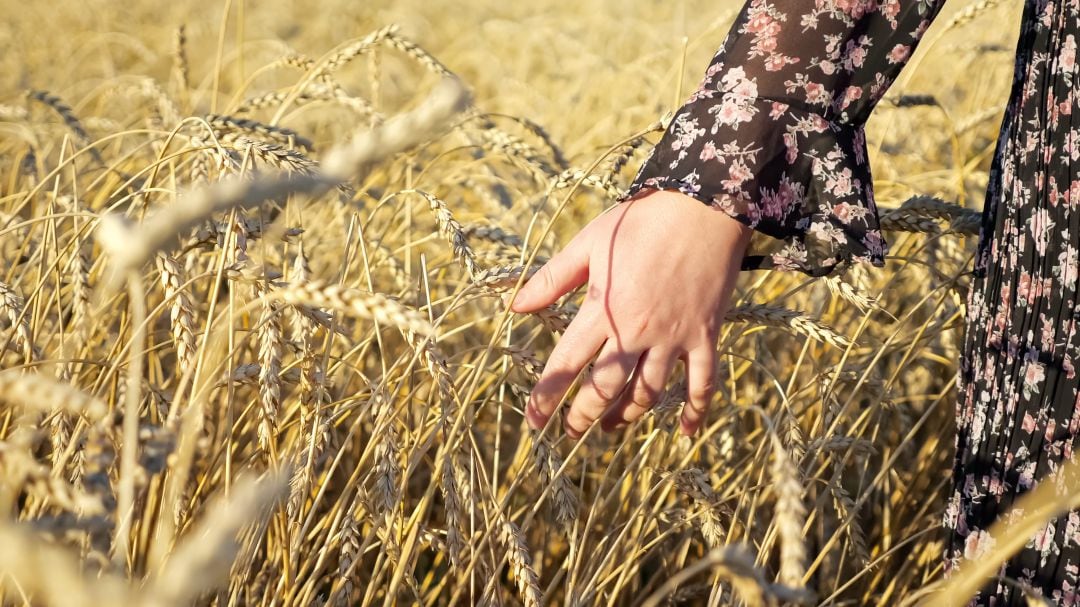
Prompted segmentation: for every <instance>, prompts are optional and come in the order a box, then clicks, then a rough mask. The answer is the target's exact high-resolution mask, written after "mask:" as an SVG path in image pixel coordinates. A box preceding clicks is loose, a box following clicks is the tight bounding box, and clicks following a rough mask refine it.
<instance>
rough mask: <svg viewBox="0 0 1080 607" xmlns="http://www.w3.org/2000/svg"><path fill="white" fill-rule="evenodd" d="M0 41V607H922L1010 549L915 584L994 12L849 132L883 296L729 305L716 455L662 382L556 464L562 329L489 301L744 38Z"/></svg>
mask: <svg viewBox="0 0 1080 607" xmlns="http://www.w3.org/2000/svg"><path fill="white" fill-rule="evenodd" d="M0 5H3V13H4V14H5V19H4V22H3V24H0V45H2V48H3V50H4V53H3V54H2V55H0V83H2V86H0V154H2V155H0V574H2V575H0V591H2V592H0V594H2V596H3V601H4V604H10V605H64V606H80V605H87V606H90V605H94V606H96V605H117V606H124V605H154V606H157V605H160V606H170V605H218V606H225V605H230V606H231V605H277V606H294V605H295V606H300V605H304V606H307V605H334V606H337V605H479V604H482V605H526V606H538V605H619V606H622V605H627V606H629V605H643V606H656V605H779V604H803V605H833V606H839V605H890V606H891V605H910V604H917V603H919V602H920V601H924V600H925V601H936V603H934V604H939V605H952V604H962V602H963V599H964V596H965V595H964V593H965V592H970V590H973V589H974V588H973V586H972V585H973V584H976V586H975V587H977V582H978V580H980V579H982V578H980V577H979V575H981V574H986V573H988V572H992V571H993V568H994V563H996V562H1000V560H1001V559H1002V558H1004V557H1005V556H1006V555H1007V552H1006V548H1007V546H1008V545H1012V544H1015V543H1016V541H1020V542H1022V541H1023V539H1024V535H1023V529H1022V528H1018V529H1006V530H1002V535H1001V538H1003V539H1002V541H1000V542H999V544H998V547H999V550H997V551H995V553H994V554H993V555H991V556H990V557H988V558H986V559H985V561H984V562H982V563H981V566H982V569H981V570H980V571H976V570H968V571H964V572H961V574H959V575H956V576H952V577H950V578H949V579H947V580H946V579H943V575H942V567H941V555H942V551H943V547H944V543H943V542H944V539H943V535H942V532H941V512H942V510H943V506H944V503H943V502H944V497H945V495H946V491H947V490H948V488H949V483H950V480H949V478H950V477H949V475H950V471H951V466H952V450H953V444H952V441H953V434H952V432H953V427H952V417H953V414H954V403H955V398H956V390H955V384H954V375H955V373H956V365H957V360H958V356H959V354H958V349H957V348H958V345H959V344H960V343H961V341H960V340H961V335H962V334H961V331H962V328H963V315H964V309H963V308H964V296H965V293H966V288H967V285H968V282H969V276H968V274H967V271H968V269H969V267H970V262H971V255H972V252H973V250H974V245H975V238H976V237H977V233H978V225H979V210H980V209H981V205H982V195H983V191H984V189H985V187H986V180H987V169H988V167H989V162H990V157H991V154H992V151H993V147H994V142H995V139H996V136H997V127H998V124H999V120H1000V117H1001V113H1002V111H1003V109H1004V103H1005V98H1006V96H1007V93H1008V88H1009V83H1010V80H1011V76H1012V51H1013V44H1014V40H1015V34H1016V31H1017V28H1018V19H1019V12H1020V3H1019V2H1018V1H1013V2H1001V3H999V2H994V1H987V0H982V1H980V2H974V3H964V2H957V3H956V4H953V5H952V6H947V8H946V9H945V12H944V13H943V15H942V16H941V17H939V18H938V20H937V21H936V22H935V23H934V25H933V26H932V27H931V29H930V30H929V32H928V34H927V37H926V39H925V40H924V42H923V43H922V45H921V46H920V48H919V52H918V53H917V55H916V56H915V58H914V59H913V60H912V61H911V62H910V64H909V65H908V67H907V68H906V69H905V71H904V73H903V74H902V76H901V79H900V80H899V81H898V82H897V83H896V85H895V86H894V87H893V88H892V89H891V90H890V92H889V95H888V97H887V99H886V100H885V101H884V102H882V104H881V105H880V106H879V107H878V108H877V110H876V111H875V113H874V116H873V117H872V118H871V121H870V123H869V124H868V125H867V132H868V142H869V143H870V147H871V163H872V166H873V170H874V177H875V184H874V185H875V193H876V198H877V200H878V203H879V205H880V207H881V218H882V223H883V226H884V227H885V228H886V229H887V230H888V232H887V233H886V237H887V238H888V240H889V243H890V246H891V257H890V260H889V263H888V265H887V267H886V268H884V269H881V270H877V269H871V270H867V269H864V268H858V267H852V268H848V269H846V270H845V271H844V272H842V273H838V274H835V275H833V276H831V277H828V278H819V279H809V278H807V277H806V276H803V275H797V274H793V273H785V272H744V273H743V275H742V277H741V278H740V282H739V284H738V286H737V290H736V293H735V296H734V299H733V307H732V309H731V311H730V312H729V314H728V322H727V324H726V325H725V326H724V328H723V330H722V333H721V338H720V340H719V343H718V344H717V348H718V351H719V353H720V356H719V358H718V360H719V361H720V363H719V364H720V369H719V372H720V377H721V378H722V380H721V381H720V382H719V386H718V394H717V396H716V398H715V400H714V402H713V405H712V408H711V409H710V413H709V418H708V421H707V423H706V427H705V428H704V431H703V432H701V433H699V434H698V435H697V436H695V437H693V438H686V437H682V436H680V434H679V433H678V432H677V429H676V426H677V419H678V417H677V416H678V412H679V409H680V407H681V406H682V404H683V401H684V399H685V385H684V384H683V383H682V381H681V376H682V371H681V370H676V373H675V375H674V376H673V377H672V378H671V381H670V382H669V384H668V386H667V388H666V389H665V391H664V392H663V395H662V398H661V400H660V402H659V403H658V404H657V406H656V407H655V409H654V410H653V411H652V412H650V413H649V414H648V415H646V416H645V418H644V419H643V420H641V421H640V422H638V423H635V424H632V425H630V426H628V427H626V428H624V429H621V430H620V431H618V432H615V433H610V434H605V433H602V432H601V431H600V430H599V428H594V429H592V430H590V431H589V432H588V433H587V434H586V435H585V437H584V438H583V439H582V440H580V441H573V440H570V439H569V438H567V437H566V436H565V435H563V433H562V430H561V426H560V424H559V423H557V420H556V422H555V423H552V424H549V427H548V428H547V429H546V430H544V431H543V432H535V431H530V430H529V429H528V427H527V425H526V424H525V422H524V420H523V417H522V409H523V405H524V402H525V400H526V399H527V397H528V393H529V390H530V387H531V386H532V385H533V384H534V383H535V381H536V379H537V378H538V376H539V373H540V372H541V370H542V369H543V364H544V363H543V361H544V360H545V359H546V356H547V353H549V352H550V351H551V348H552V346H553V344H554V343H556V341H557V340H558V337H559V334H560V333H561V331H562V330H563V329H564V328H565V327H566V325H567V323H568V322H569V321H570V320H571V319H572V318H573V316H574V314H575V312H576V310H577V302H578V301H580V295H581V294H580V293H577V294H574V295H572V296H570V297H567V298H566V299H565V300H564V301H562V302H561V303H560V304H558V305H554V306H551V307H549V308H547V309H546V310H544V311H542V312H540V313H537V314H529V315H519V314H512V313H510V312H509V311H508V310H507V308H506V306H505V304H504V303H503V301H504V299H503V298H504V297H505V296H506V295H507V294H509V293H512V292H513V291H514V290H515V289H516V288H518V287H519V286H520V284H521V283H522V282H523V281H524V280H525V279H526V278H527V277H528V276H529V275H530V274H531V273H532V272H534V271H535V270H536V269H537V268H538V267H539V266H540V265H542V264H543V262H544V260H545V259H546V258H548V257H550V256H551V255H552V254H553V253H554V252H556V251H557V250H559V247H560V246H561V245H563V244H565V242H566V241H568V240H569V238H570V237H572V236H573V235H574V234H575V233H576V231H577V229H579V228H580V227H581V226H583V225H584V224H585V223H586V222H587V221H588V220H589V219H591V218H592V217H594V216H596V215H597V214H598V213H600V212H602V211H603V210H604V209H605V208H606V207H608V206H610V205H611V204H612V203H613V201H614V199H615V197H616V196H618V194H619V193H620V192H621V191H622V189H623V188H625V186H626V185H627V184H628V182H629V180H630V179H631V178H632V176H633V173H634V171H635V170H636V168H637V165H638V164H639V163H640V162H641V160H642V159H643V157H644V154H646V153H647V151H648V149H649V146H650V145H651V143H652V142H654V141H655V140H656V138H657V137H658V135H659V131H660V130H661V129H662V128H663V126H664V125H665V120H666V119H667V117H669V116H670V115H671V112H672V111H673V110H674V109H676V108H677V107H678V105H679V104H680V101H681V99H683V98H684V97H685V95H687V94H688V93H689V92H690V91H691V90H692V89H693V87H694V86H695V84H696V81H697V79H698V78H700V76H701V74H702V73H703V71H704V68H705V66H706V65H707V63H708V60H709V57H710V56H711V55H712V53H713V52H714V51H715V49H716V47H717V46H718V45H719V44H720V42H721V40H722V38H723V35H724V34H725V33H726V31H727V28H728V26H729V25H730V22H731V20H732V19H733V17H734V15H735V12H736V11H737V9H738V4H736V3H735V2H734V1H733V0H724V1H721V2H715V1H714V2H706V1H703V0H683V1H678V2H657V1H651V0H632V1H625V0H624V1H622V2H616V1H615V0H580V1H579V2H575V3H564V2H556V1H554V0H537V1H535V2H529V3H520V4H513V3H508V2H494V1H492V0H468V1H467V2H446V1H443V0H438V1H419V0H398V1H395V2H388V1H383V0H380V1H374V2H360V3H356V2H345V1H343V0H323V1H319V0H290V1H284V2H273V3H256V2H250V1H246V0H223V1H219V2H194V1H191V0H176V1H174V2H170V3H157V2H149V1H145V0H132V1H131V2H123V3H121V2H110V1H107V0H86V1H84V2H73V1H70V0H60V1H58V2H47V3H18V4H16V3H14V2H10V1H9V0H0ZM946 57H948V59H947V60H946V59H945V58H946ZM1070 482H1074V481H1070ZM1072 486H1074V487H1075V486H1076V485H1072ZM1037 493H1038V492H1037ZM1073 493H1074V494H1076V493H1077V492H1073ZM1031 499H1032V500H1039V501H1037V502H1033V503H1038V504H1041V506H1042V508H1041V509H1034V510H1033V512H1035V513H1036V514H1038V515H1039V516H1043V517H1044V518H1045V516H1047V514H1048V513H1049V512H1050V511H1054V509H1057V510H1060V509H1061V508H1062V507H1064V506H1065V505H1067V503H1068V502H1069V500H1070V499H1075V498H1069V497H1068V496H1062V495H1054V494H1050V493H1047V492H1045V491H1044V492H1041V493H1039V494H1038V495H1034V494H1033V497H1032V498H1031ZM1032 520H1034V519H1032ZM1030 522H1031V521H1028V523H1030ZM1021 523H1023V522H1021ZM1020 527H1022V525H1020ZM1010 538H1011V539H1010ZM1033 600H1034V599H1033Z"/></svg>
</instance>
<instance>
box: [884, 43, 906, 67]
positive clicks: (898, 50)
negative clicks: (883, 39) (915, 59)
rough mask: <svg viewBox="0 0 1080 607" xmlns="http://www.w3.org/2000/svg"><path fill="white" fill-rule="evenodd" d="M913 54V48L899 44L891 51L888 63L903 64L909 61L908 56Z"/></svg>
mask: <svg viewBox="0 0 1080 607" xmlns="http://www.w3.org/2000/svg"><path fill="white" fill-rule="evenodd" d="M910 54H911V47H910V46H908V45H906V44H897V45H896V46H894V47H892V50H891V51H889V55H888V61H889V63H901V62H904V61H907V58H908V55H910Z"/></svg>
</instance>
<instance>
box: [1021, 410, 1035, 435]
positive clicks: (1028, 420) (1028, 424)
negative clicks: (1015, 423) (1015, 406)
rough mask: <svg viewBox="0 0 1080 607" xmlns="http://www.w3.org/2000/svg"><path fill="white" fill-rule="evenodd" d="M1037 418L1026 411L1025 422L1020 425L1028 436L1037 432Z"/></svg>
mask: <svg viewBox="0 0 1080 607" xmlns="http://www.w3.org/2000/svg"><path fill="white" fill-rule="evenodd" d="M1035 424H1036V422H1035V417H1034V416H1032V415H1031V411H1024V421H1023V422H1021V423H1020V429H1021V430H1023V431H1024V432H1027V433H1028V434H1031V433H1033V432H1035Z"/></svg>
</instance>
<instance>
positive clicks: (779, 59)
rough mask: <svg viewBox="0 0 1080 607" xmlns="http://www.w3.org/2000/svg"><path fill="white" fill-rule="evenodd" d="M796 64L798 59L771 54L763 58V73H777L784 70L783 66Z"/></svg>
mask: <svg viewBox="0 0 1080 607" xmlns="http://www.w3.org/2000/svg"><path fill="white" fill-rule="evenodd" d="M798 62H799V58H798V57H788V56H787V55H780V54H776V53H773V54H771V55H769V56H768V57H766V58H765V71H766V72H779V71H780V70H782V69H784V66H785V65H794V64H796V63H798Z"/></svg>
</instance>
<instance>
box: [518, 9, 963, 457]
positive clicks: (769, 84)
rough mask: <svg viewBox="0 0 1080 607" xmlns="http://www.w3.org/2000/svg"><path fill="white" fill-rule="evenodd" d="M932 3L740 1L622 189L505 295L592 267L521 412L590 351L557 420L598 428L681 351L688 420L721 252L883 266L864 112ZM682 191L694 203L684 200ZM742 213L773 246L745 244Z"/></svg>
mask: <svg viewBox="0 0 1080 607" xmlns="http://www.w3.org/2000/svg"><path fill="white" fill-rule="evenodd" d="M942 2H943V0H918V1H913V2H900V0H885V1H883V2H876V1H868V0H833V1H831V2H827V1H825V0H817V1H815V2H810V1H808V0H802V1H800V0H773V1H772V2H768V1H764V0H749V1H748V2H747V3H746V4H745V5H744V7H743V9H742V11H741V12H740V14H739V16H738V17H737V18H736V21H735V24H734V25H733V26H732V28H731V30H730V32H729V34H728V36H727V38H726V39H725V41H724V44H723V46H722V47H721V49H720V51H719V52H718V53H717V54H716V56H715V57H714V58H713V61H712V63H711V64H710V66H709V69H708V71H707V72H706V75H705V78H704V79H703V81H702V84H701V86H700V87H699V88H698V90H697V91H695V92H694V93H693V94H692V95H691V96H690V98H689V99H688V100H687V102H686V104H684V105H683V106H682V108H680V110H679V111H678V112H677V113H676V115H675V117H674V119H673V120H672V121H671V123H670V125H669V126H668V128H667V130H666V131H665V133H664V135H663V137H662V138H661V140H660V141H659V142H658V143H657V144H656V146H655V147H654V148H653V150H652V153H651V154H650V156H649V158H648V159H647V160H646V161H645V163H643V165H642V167H641V170H640V171H639V173H638V175H637V177H636V178H635V180H634V182H633V184H632V185H631V187H630V189H629V190H628V192H627V193H626V195H625V196H623V197H622V198H621V199H620V201H621V202H622V203H623V204H622V205H618V206H617V207H616V209H615V210H613V211H612V212H609V213H607V214H606V215H605V216H601V217H600V218H598V219H597V220H594V221H593V222H592V223H590V224H589V225H588V226H587V227H586V228H585V229H584V230H583V231H582V233H581V234H579V235H578V236H577V237H575V238H574V240H573V241H572V242H571V244H570V245H569V246H568V247H567V248H566V249H565V250H564V251H562V252H560V253H559V254H558V255H556V256H555V257H553V258H552V260H551V261H550V262H549V263H548V264H547V265H546V266H545V267H544V268H542V269H541V271H540V272H538V273H537V275H536V276H534V277H533V278H532V279H531V280H530V281H529V282H528V283H527V284H526V285H525V286H524V287H523V288H522V290H521V292H520V293H519V294H518V295H517V298H516V299H515V300H514V302H513V306H512V307H513V309H514V310H515V311H519V312H525V311H531V310H534V309H538V308H539V307H542V306H544V305H547V304H549V303H551V302H553V301H555V300H556V299H557V298H558V297H560V296H561V295H563V294H564V293H566V292H568V291H569V290H571V289H573V288H575V287H577V286H579V285H581V284H583V283H584V282H586V281H588V282H589V289H588V293H587V295H586V299H585V303H584V304H583V306H582V310H581V312H580V313H579V315H578V317H577V318H575V320H574V322H573V323H571V326H570V327H569V328H568V330H567V332H566V334H565V335H564V336H563V338H562V339H561V340H560V342H559V343H558V344H557V345H556V347H555V349H554V351H553V352H552V354H551V357H550V358H549V360H548V363H547V365H546V367H545V370H544V373H543V375H542V377H541V379H540V381H539V382H538V383H537V384H536V386H535V387H534V389H533V391H532V394H531V396H530V400H529V404H528V406H527V408H526V417H527V419H528V420H529V423H530V425H532V426H533V427H538V426H540V425H543V424H544V423H546V421H547V419H548V418H549V417H550V416H551V415H552V413H553V412H554V411H555V409H556V407H557V406H558V404H559V402H560V401H561V400H562V398H563V396H564V395H565V393H566V391H567V390H568V389H569V387H570V385H571V383H572V382H573V380H574V378H575V377H576V376H577V375H578V373H579V372H580V371H581V369H582V368H584V366H585V365H586V364H587V363H588V361H589V360H590V359H591V358H592V357H593V356H594V355H596V354H597V353H598V352H599V355H598V357H597V360H596V364H595V365H594V366H593V369H592V372H591V373H590V374H589V376H588V377H586V378H585V379H584V380H583V382H582V389H581V390H580V391H579V392H578V395H577V397H576V398H575V400H574V403H573V404H572V406H571V408H570V411H569V413H568V414H567V416H566V427H567V431H568V433H570V434H571V435H572V436H577V435H580V434H581V433H582V432H583V431H584V430H585V429H586V428H587V427H588V426H589V425H591V424H592V422H593V421H595V420H596V419H599V418H604V420H605V426H609V427H610V426H611V425H613V424H615V423H618V422H620V421H624V422H629V421H633V420H634V419H636V418H637V417H640V415H641V414H643V413H644V411H646V410H647V409H648V408H649V407H650V406H651V405H652V403H653V402H655V397H656V395H657V394H658V392H659V388H660V387H662V386H663V383H664V381H665V380H666V378H667V374H668V373H669V372H670V364H669V361H670V360H671V358H672V356H673V355H672V353H673V352H674V353H676V354H677V355H676V356H675V358H682V359H683V360H684V363H685V364H686V367H687V371H688V372H687V380H688V384H689V385H688V388H689V392H690V398H689V400H688V403H687V407H685V408H684V410H683V417H682V429H683V431H684V432H686V433H688V434H692V433H693V432H695V431H696V430H697V429H698V427H699V426H700V424H701V420H702V419H703V418H704V412H705V408H706V406H707V404H708V402H709V400H711V397H712V392H713V377H712V367H711V366H709V365H711V363H712V362H713V361H714V360H715V337H716V332H717V331H718V330H719V318H722V316H723V312H724V311H726V307H727V305H728V302H729V299H730V295H731V289H732V288H733V286H734V276H735V275H736V274H737V269H735V270H733V269H732V268H742V269H759V268H774V269H781V270H798V271H802V272H805V273H807V274H811V275H824V274H827V273H829V272H831V271H832V270H833V269H835V268H836V267H837V265H838V264H840V263H844V262H852V261H855V262H864V263H870V264H873V265H876V266H881V265H884V256H885V253H886V249H887V247H886V243H885V241H884V239H883V238H882V237H881V233H880V231H879V229H878V223H877V211H876V208H875V206H874V201H873V190H872V182H871V178H870V167H869V164H868V160H867V155H866V145H865V134H864V131H863V125H864V123H865V121H866V119H867V118H868V117H869V114H870V112H871V110H872V109H873V107H874V106H875V105H876V104H877V102H878V101H880V99H881V97H882V96H883V95H884V94H885V91H886V90H887V89H888V87H889V86H890V85H891V84H892V82H893V81H894V80H895V78H896V76H897V75H898V74H899V72H900V70H901V69H902V67H903V65H904V64H905V63H906V62H907V60H908V59H909V58H910V56H911V53H912V52H913V51H914V49H915V46H916V44H917V43H918V41H919V40H920V39H921V37H922V34H923V33H924V32H925V30H926V28H927V26H928V25H929V24H930V22H931V20H932V19H933V18H934V17H935V16H936V15H937V13H938V11H939V9H940V6H941V4H942ZM657 190H661V191H657ZM691 202H694V203H696V204H699V205H700V206H701V207H702V208H701V209H697V210H695V211H693V212H691V208H692V205H690V204H687V203H691ZM702 202H703V203H705V204H704V205H701V204H700V203H702ZM697 211H708V212H709V213H711V214H709V213H706V214H701V213H698V212H697ZM608 215H610V216H611V218H608V217H607V216H608ZM654 224H655V225H656V227H655V228H654V227H652V226H653V225H654ZM751 229H752V230H757V231H760V232H763V233H765V234H767V235H769V236H772V237H773V238H774V239H775V241H774V242H776V243H778V244H780V245H781V247H780V248H779V250H776V251H770V252H768V253H755V252H750V253H749V254H748V253H747V252H746V241H747V240H748V235H749V232H750V230H751ZM673 242H674V243H676V244H674V245H673V244H672V243H673ZM669 277H670V280H669ZM701 285H708V286H701ZM652 319H662V325H659V328H658V324H657V323H655V322H653V320H652ZM679 319H683V320H684V321H686V323H680V322H679ZM706 319H708V320H706ZM687 323H689V324H690V325H693V324H694V323H699V324H700V323H705V324H704V325H701V326H704V327H705V329H704V330H701V326H698V327H697V329H698V330H696V331H695V330H694V329H693V328H688V326H687ZM643 326H644V328H642V327H643ZM695 326H696V325H695ZM650 327H651V328H650ZM670 327H674V328H673V329H669V328H670ZM627 331H630V332H631V333H632V334H633V336H634V340H630V341H628V340H627V339H626V335H627ZM706 350H707V351H706ZM654 351H657V352H660V354H659V355H658V356H656V357H655V358H654V356H653V355H652V354H651V353H652V352H654ZM706 362H708V363H709V365H707V364H706ZM654 365H655V368H654ZM706 367H708V371H707V372H706V371H705V368H706ZM697 368H700V369H701V371H699V372H695V371H694V369H697ZM646 376H648V377H646ZM649 378H651V379H649ZM620 381H622V382H623V383H626V382H627V381H629V383H628V384H627V385H628V386H629V387H628V388H627V389H622V388H623V384H620V383H619V382H620ZM642 385H645V386H646V387H647V389H644V390H639V388H640V386H642ZM616 387H617V388H618V389H616ZM613 405H614V406H613Z"/></svg>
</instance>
